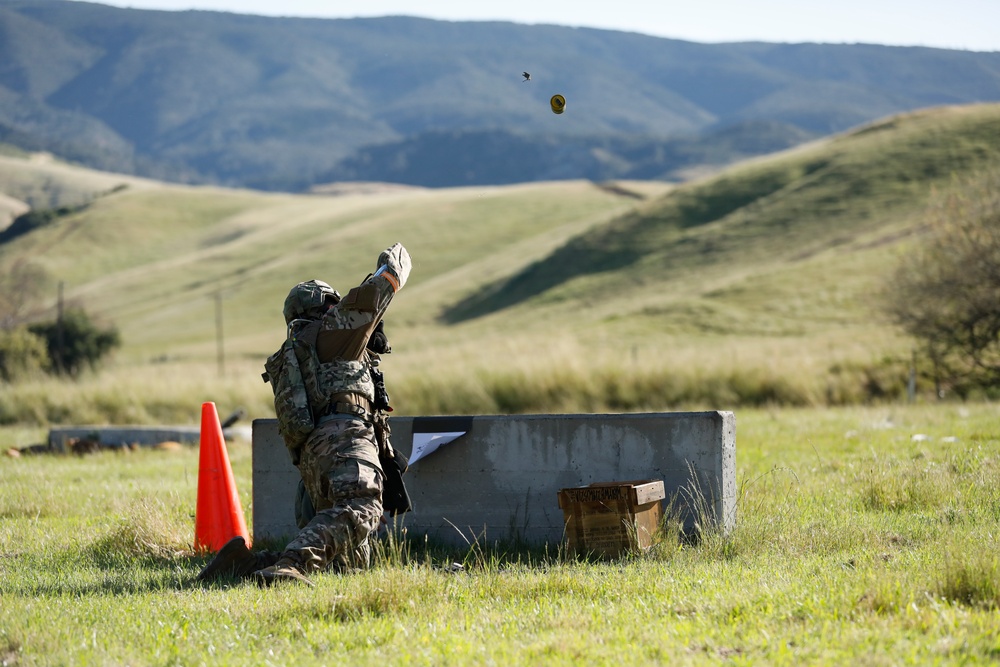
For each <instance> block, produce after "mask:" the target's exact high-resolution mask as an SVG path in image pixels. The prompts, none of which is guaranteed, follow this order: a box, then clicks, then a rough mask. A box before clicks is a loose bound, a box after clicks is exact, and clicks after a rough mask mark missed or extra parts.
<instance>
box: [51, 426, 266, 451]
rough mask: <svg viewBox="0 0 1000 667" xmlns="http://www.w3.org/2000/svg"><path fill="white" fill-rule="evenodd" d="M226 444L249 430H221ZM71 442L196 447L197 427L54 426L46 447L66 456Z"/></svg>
mask: <svg viewBox="0 0 1000 667" xmlns="http://www.w3.org/2000/svg"><path fill="white" fill-rule="evenodd" d="M222 435H223V437H225V438H226V440H235V439H240V440H249V439H251V437H252V431H251V430H250V428H249V427H245V426H236V427H231V428H226V429H223V430H222ZM74 439H94V440H96V441H98V442H99V443H101V445H102V446H104V447H108V448H111V449H114V448H117V447H125V446H128V445H140V446H150V445H157V444H159V443H161V442H166V441H174V442H179V443H181V444H183V445H195V446H197V445H198V441H199V440H200V439H201V427H200V426H56V427H54V428H52V429H50V430H49V438H48V446H49V449H51V450H52V451H54V452H66V451H67V450H68V449H69V448H68V443H69V442H70V441H72V440H74Z"/></svg>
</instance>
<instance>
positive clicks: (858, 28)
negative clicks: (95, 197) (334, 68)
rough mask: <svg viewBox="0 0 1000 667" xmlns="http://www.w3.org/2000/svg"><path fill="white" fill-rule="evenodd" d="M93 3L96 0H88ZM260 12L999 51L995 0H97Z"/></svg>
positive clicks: (999, 4)
mask: <svg viewBox="0 0 1000 667" xmlns="http://www.w3.org/2000/svg"><path fill="white" fill-rule="evenodd" d="M88 1H95V0H88ZM96 1H97V2H99V3H100V4H105V5H115V6H119V7H132V8H135V9H164V10H183V9H208V10H218V11H227V12H236V13H240V14H259V15H264V16H299V17H315V18H354V17H360V16H398V15H407V16H422V17H425V18H432V19H439V20H447V21H486V20H500V21H513V22H515V23H524V24H539V23H547V24H556V25H565V26H574V27H589V28H604V29H609V30H624V31H628V32H638V33H643V34H647V35H654V36H657V37H670V38H675V39H685V40H690V41H694V42H734V41H764V42H823V43H828V44H845V43H846V44H853V43H859V42H863V43H868V44H890V45H895V46H931V47H938V48H946V49H964V50H970V51H1000V0H836V1H833V0H752V1H751V0H685V1H684V2H681V1H680V0H574V1H572V2H571V1H569V0H503V1H502V2H500V1H496V0H411V1H409V2H406V1H404V0H355V1H348V2H344V1H341V0H96Z"/></svg>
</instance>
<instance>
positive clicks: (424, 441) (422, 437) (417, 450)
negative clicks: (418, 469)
mask: <svg viewBox="0 0 1000 667" xmlns="http://www.w3.org/2000/svg"><path fill="white" fill-rule="evenodd" d="M465 433H466V432H465V431H450V432H448V433H414V434H413V449H412V450H411V451H410V462H409V464H408V465H413V464H414V463H416V462H417V461H419V460H420V459H422V458H424V457H426V456H428V455H429V454H432V453H433V452H436V451H437V450H438V447H441V446H442V445H447V444H448V443H449V442H451V441H452V440H455V439H456V438H459V437H461V436H463V435H465Z"/></svg>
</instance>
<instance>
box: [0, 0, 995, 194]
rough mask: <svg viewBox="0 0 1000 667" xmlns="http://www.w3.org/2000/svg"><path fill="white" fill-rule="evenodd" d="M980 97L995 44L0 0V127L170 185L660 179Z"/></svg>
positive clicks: (35, 145)
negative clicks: (680, 36) (848, 41)
mask: <svg viewBox="0 0 1000 667" xmlns="http://www.w3.org/2000/svg"><path fill="white" fill-rule="evenodd" d="M522 71H528V72H530V73H531V80H530V81H525V80H524V79H523V78H522V76H521V72H522ZM555 93H559V94H562V95H564V96H565V97H566V99H567V106H566V111H565V113H563V114H561V115H555V114H553V113H551V111H550V110H549V104H548V100H549V98H550V97H551V95H553V94H555ZM995 100H1000V53H977V52H968V51H952V50H944V49H930V48H903V47H888V46H877V45H861V44H859V45H821V44H766V43H735V44H698V43H692V42H685V41H678V40H671V39H663V38H656V37H650V36H645V35H640V34H634V33H624V32H617V31H608V30H595V29H584V28H569V27H561V26H554V25H534V26H529V25H520V24H514V23H503V22H448V21H434V20H426V19H417V18H410V17H385V18H366V19H336V20H331V19H301V18H270V17H258V16H245V15H239V14H231V13H221V12H205V11H184V12H163V11H145V10H134V9H122V8H116V7H110V6H105V5H100V4H93V3H84V2H68V1H65V0H0V142H6V143H9V144H13V145H16V146H19V147H21V148H25V149H28V150H48V151H51V152H53V153H56V154H58V155H60V156H62V157H65V158H67V159H71V160H75V161H78V162H80V163H83V164H85V165H89V166H94V167H99V168H102V169H108V170H112V171H120V172H126V173H133V174H139V175H145V176H153V177H157V178H164V179H168V180H176V181H184V182H210V183H220V184H226V185H236V186H244V187H253V188H260V189H272V190H293V191H301V190H307V189H309V188H310V187H311V186H314V185H317V184H322V183H326V182H330V181H337V180H385V181H394V182H401V183H411V184H415V185H430V186H441V185H467V184H491V183H511V182H519V181H532V180H547V179H565V178H590V179H593V180H603V179H609V178H656V179H680V178H681V177H683V175H685V174H687V173H692V172H697V171H698V170H699V169H703V168H704V167H705V166H708V167H712V166H718V165H723V164H726V163H729V162H732V161H734V160H736V159H740V158H742V157H746V156H748V155H755V154H761V153H767V152H771V151H774V150H777V149H781V148H785V147H788V146H791V145H795V144H797V143H800V142H802V141H804V140H806V139H809V138H812V137H817V136H821V135H825V134H829V133H833V132H839V131H842V130H845V129H847V128H850V127H852V126H855V125H857V124H860V123H863V122H866V121H870V120H873V119H876V118H879V117H883V116H886V115H888V114H891V113H894V112H900V111H906V110H912V109H916V108H921V107H926V106H934V105H941V104H961V103H969V102H978V101H995Z"/></svg>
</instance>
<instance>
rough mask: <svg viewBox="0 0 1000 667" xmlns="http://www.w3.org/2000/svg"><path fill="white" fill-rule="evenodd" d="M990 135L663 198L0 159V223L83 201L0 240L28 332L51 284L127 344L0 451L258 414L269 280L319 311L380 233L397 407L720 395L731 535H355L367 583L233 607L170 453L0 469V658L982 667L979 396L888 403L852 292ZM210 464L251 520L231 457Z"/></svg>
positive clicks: (889, 377)
mask: <svg viewBox="0 0 1000 667" xmlns="http://www.w3.org/2000/svg"><path fill="white" fill-rule="evenodd" d="M998 142H1000V106H997V105H981V106H976V107H969V108H963V109H958V108H943V109H936V110H930V111H927V112H921V113H917V114H912V115H907V116H903V117H898V118H894V119H888V120H886V121H885V122H883V123H877V124H873V125H872V126H870V127H867V128H863V129H861V130H859V131H857V132H854V133H848V134H845V135H843V136H840V137H835V138H832V139H829V140H824V141H822V142H817V143H816V144H813V145H810V146H805V147H802V148H799V149H796V150H794V151H790V152H788V153H784V154H780V155H776V156H771V157H768V158H766V159H760V160H754V161H752V162H748V163H746V164H743V165H739V166H737V167H734V168H732V169H729V170H727V171H725V172H724V173H722V174H719V175H716V176H713V177H710V178H707V179H705V180H703V181H699V182H695V183H690V184H686V185H683V186H679V187H674V186H670V185H667V184H662V183H621V184H616V185H614V186H613V187H609V186H608V185H607V184H593V183H585V182H558V183H536V184H526V185H520V186H510V187H497V188H457V189H448V190H434V191H430V190H391V191H385V192H374V193H372V192H366V193H360V192H359V193H354V194H342V195H338V196H333V195H310V196H306V195H289V194H264V193H258V192H251V191H236V190H223V189H216V188H191V187H181V186H173V185H167V184H162V183H154V182H150V181H139V180H131V179H125V178H119V177H117V176H114V175H108V174H96V173H94V172H89V171H87V170H79V169H76V168H74V167H71V166H68V165H62V164H59V163H55V164H53V163H52V162H51V161H48V160H46V159H41V158H39V157H38V156H27V155H23V154H18V153H12V154H0V192H2V193H3V194H5V195H6V196H7V197H9V198H11V199H9V200H7V205H12V204H11V200H17V201H21V202H31V203H32V205H33V206H36V207H38V206H42V207H44V206H61V205H73V206H76V205H78V204H80V203H81V202H87V201H89V204H88V205H87V206H86V207H85V208H82V209H79V210H74V211H72V212H70V213H68V214H67V215H65V216H62V217H60V218H58V219H57V220H56V221H55V222H54V223H53V224H51V225H49V226H47V227H43V228H40V229H37V230H35V231H32V232H31V233H29V234H26V235H24V236H22V237H19V238H16V239H14V240H12V241H9V242H7V243H4V244H2V245H0V270H4V269H6V268H7V267H9V266H11V265H12V264H13V262H16V261H18V260H23V259H27V260H29V261H31V262H34V263H36V264H37V265H39V266H41V267H43V268H44V269H45V270H46V272H47V275H48V279H47V281H46V284H45V285H44V288H45V294H46V296H45V297H44V298H43V299H42V301H43V303H41V304H40V311H39V313H38V314H39V315H46V314H48V315H51V314H52V313H53V307H54V304H55V295H56V290H57V285H58V284H59V283H63V285H64V286H65V292H66V296H67V300H68V301H69V302H70V303H73V304H82V305H83V306H85V307H86V309H87V311H88V312H89V313H92V314H93V315H94V316H95V317H96V318H98V319H99V321H102V322H105V323H113V324H115V325H116V326H117V327H118V328H119V330H120V331H121V333H122V337H123V341H124V344H123V347H122V349H121V350H120V351H119V352H118V353H117V354H116V355H115V357H114V358H113V359H111V360H110V361H109V363H108V364H106V365H105V366H104V367H103V368H102V369H101V370H100V372H95V373H85V374H84V375H83V376H82V377H80V378H79V379H77V380H74V381H65V380H59V379H53V378H49V377H39V378H31V379H26V380H23V381H20V382H18V383H16V384H9V385H8V384H4V385H0V449H2V450H6V449H8V448H10V447H22V446H25V445H30V444H34V443H37V442H42V441H43V440H44V437H45V433H46V429H47V427H48V426H49V425H52V424H65V423H78V424H96V423H104V422H110V423H135V424H153V423H179V424H194V423H197V421H198V418H199V415H200V406H201V404H202V403H203V402H205V401H213V402H215V403H216V404H217V405H218V409H219V411H220V413H223V414H226V413H228V412H230V411H231V410H234V409H236V408H237V407H243V408H245V409H246V410H247V419H255V418H259V417H271V416H273V406H272V402H271V394H270V390H269V388H268V386H267V385H265V384H264V383H262V382H261V381H260V375H259V374H260V371H261V366H262V362H263V359H264V358H265V357H266V356H267V354H269V353H270V352H271V351H273V350H274V349H275V348H276V347H277V345H278V343H279V341H280V340H281V338H282V336H283V322H282V320H281V315H280V312H281V302H282V300H283V298H284V296H285V294H286V293H287V290H288V288H289V287H290V286H291V285H293V284H294V283H295V282H297V281H299V280H303V279H308V278H312V277H319V278H323V279H325V280H327V281H329V282H331V283H332V284H334V286H335V287H338V288H339V289H341V291H346V290H347V289H348V288H349V287H350V286H351V285H352V284H356V283H357V282H359V281H360V280H361V279H362V278H363V277H364V276H365V275H366V274H367V273H368V272H369V271H371V270H373V269H374V268H375V267H374V260H375V258H376V257H377V255H378V253H379V251H380V250H381V249H383V248H384V247H386V246H388V245H389V244H390V243H392V242H394V241H402V242H403V243H404V244H405V245H406V246H407V247H408V248H409V249H410V251H411V253H412V255H413V257H414V272H413V275H412V278H411V282H410V283H409V284H408V285H407V286H406V288H405V290H404V291H402V292H401V293H400V295H399V298H398V301H397V303H395V304H394V305H393V307H392V310H391V311H390V315H389V318H388V323H387V327H388V331H389V335H390V338H391V340H392V344H393V348H394V351H393V354H392V355H390V356H389V357H388V358H387V359H386V361H385V364H384V369H385V371H386V374H387V379H388V382H389V391H390V393H391V394H392V397H393V403H394V404H395V405H396V406H397V409H398V410H399V412H398V414H405V415H431V414H487V413H501V414H503V413H520V412H604V411H610V412H618V411H622V412H630V411H656V410H671V409H680V408H695V409H698V408H704V409H713V410H716V409H721V410H727V409H728V410H733V411H734V412H735V413H736V416H737V472H738V477H739V479H740V483H739V493H738V518H737V523H736V527H735V528H734V530H733V531H732V532H731V533H730V534H728V535H722V534H719V533H717V532H714V531H712V530H708V531H706V532H705V533H704V534H702V535H700V539H698V540H682V539H680V537H679V536H678V535H677V534H676V533H675V532H674V531H672V530H671V529H670V527H669V524H668V526H667V527H666V528H665V530H664V531H663V533H662V534H661V535H660V539H659V540H658V542H657V544H656V545H655V546H654V548H653V549H652V550H651V552H650V553H648V554H644V555H641V556H637V557H634V558H630V559H626V560H624V561H621V562H614V563H578V562H573V561H569V560H567V559H565V558H563V557H562V555H561V552H560V550H559V548H558V546H557V545H553V546H552V547H550V548H549V549H548V550H542V549H537V550H527V549H515V548H513V547H512V546H510V545H506V546H505V545H492V544H484V545H477V546H476V548H470V549H469V550H466V551H460V552H449V551H448V550H446V549H442V548H438V547H434V546H433V545H431V546H428V545H425V544H423V543H421V542H419V541H417V542H416V543H410V542H406V541H400V540H386V541H384V542H383V543H382V546H381V548H380V549H379V554H378V558H377V562H376V566H375V568H374V569H373V570H371V571H370V572H366V573H363V574H358V575H353V576H345V577H339V576H335V575H332V574H328V575H321V576H319V577H317V584H318V585H317V587H316V588H315V589H297V588H287V589H280V590H270V591H261V590H258V589H256V588H253V587H246V586H240V585H228V584H227V585H214V586H208V587H204V586H201V585H198V584H197V583H196V581H195V575H196V574H197V572H198V570H199V569H200V567H201V566H202V565H203V564H204V562H205V557H204V556H201V555H196V554H194V553H192V551H191V543H192V541H193V521H194V520H193V514H194V507H195V500H196V498H195V494H196V481H197V474H198V470H197V466H198V458H197V453H196V451H195V450H193V449H183V450H181V451H178V452H165V451H156V450H149V449H144V450H140V451H138V452H134V453H131V454H128V455H124V454H111V453H104V454H98V455H94V456H90V457H84V458H73V457H60V456H37V457H28V456H24V457H21V458H10V457H2V458H0V482H2V483H0V664H25V665H27V664H96V665H104V664H108V665H111V664H114V665H118V664H239V665H244V664H294V663H302V664H334V663H338V662H342V663H345V664H362V665H363V664H385V663H387V662H394V663H400V664H467V663H472V664H537V663H547V664H580V663H583V664H625V663H627V664H632V663H639V664H663V663H678V664H717V663H719V662H729V663H734V664H747V663H767V664H788V665H798V664H830V663H837V664H844V663H851V664H854V663H857V664H868V665H899V664H977V663H989V662H995V661H996V660H997V659H1000V630H998V626H997V623H996V618H997V613H998V608H1000V550H998V547H997V539H996V537H997V532H998V529H1000V525H998V524H1000V491H998V490H997V487H996V483H995V482H996V480H997V478H998V472H1000V409H998V407H997V406H996V405H995V404H992V403H986V402H979V403H976V402H969V403H967V404H958V403H953V402H948V401H942V402H932V401H930V400H926V394H923V395H921V396H920V397H919V400H918V401H917V402H916V403H915V404H912V405H908V404H904V403H903V401H902V400H901V397H902V396H903V395H904V392H905V389H904V388H905V379H906V371H907V370H908V367H907V364H908V360H909V359H910V355H911V352H912V343H911V342H909V341H907V340H906V339H905V338H903V337H901V336H900V335H899V334H898V333H897V332H896V331H894V330H893V329H892V328H890V327H889V326H888V324H887V323H886V322H885V321H884V320H883V319H882V318H881V317H880V316H879V312H878V300H877V294H878V290H879V289H880V285H881V284H882V280H883V279H884V277H885V276H886V275H887V272H888V271H890V270H891V269H892V267H893V266H895V265H896V264H897V263H898V262H899V261H901V260H902V259H903V258H904V257H905V252H906V251H907V249H908V248H909V247H910V244H911V243H913V242H914V240H915V239H917V238H919V234H920V231H921V228H922V227H921V225H922V215H923V210H924V207H925V206H926V205H927V203H928V202H931V201H933V198H934V197H935V196H936V194H937V193H941V192H945V191H947V189H948V188H950V187H952V186H953V185H954V183H956V182H958V181H959V180H961V178H962V177H963V176H965V175H968V174H970V173H975V172H976V171H977V170H978V169H980V168H982V167H984V166H985V165H988V164H989V163H990V161H991V160H992V159H994V158H993V156H995V155H996V149H997V147H998V146H997V143H998ZM123 184H124V185H126V186H127V187H125V188H121V187H119V186H121V185H123ZM629 193H631V194H629ZM14 204H16V201H15V202H14ZM11 210H13V209H11ZM220 304H221V307H222V308H221V314H222V318H221V321H222V322H223V327H222V328H221V330H220V329H219V328H218V326H217V322H218V321H219V320H218V319H217V316H218V315H219V311H217V310H216V307H217V305H220ZM220 333H221V334H222V335H221V340H222V351H223V354H222V355H221V357H220V355H219V351H220V347H219V341H220ZM863 404H867V407H858V406H860V405H863ZM230 455H231V458H232V461H233V467H234V471H235V473H236V477H237V483H238V487H239V489H240V492H241V494H242V497H243V507H244V510H245V511H246V513H247V515H248V517H249V516H250V513H251V511H252V508H251V507H250V497H251V495H250V491H251V489H250V467H251V466H250V447H249V443H245V442H235V443H231V448H230ZM456 561H457V562H461V563H463V564H464V566H465V568H464V570H463V571H462V572H460V573H453V572H448V571H447V569H446V568H442V567H441V566H443V565H448V564H450V563H452V562H456Z"/></svg>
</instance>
